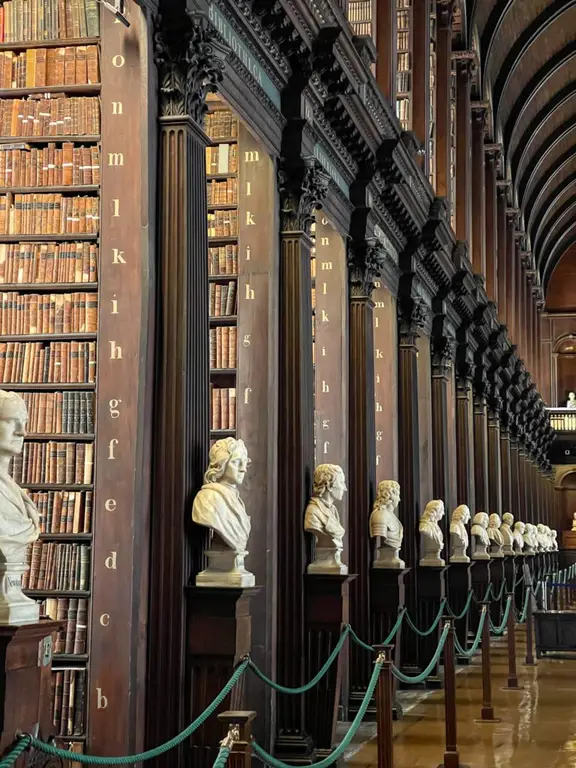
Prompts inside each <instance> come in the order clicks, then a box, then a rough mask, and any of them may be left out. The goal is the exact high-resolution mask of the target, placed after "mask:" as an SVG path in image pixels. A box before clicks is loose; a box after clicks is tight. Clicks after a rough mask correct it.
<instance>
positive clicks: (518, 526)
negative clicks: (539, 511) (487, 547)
mask: <svg viewBox="0 0 576 768" xmlns="http://www.w3.org/2000/svg"><path fill="white" fill-rule="evenodd" d="M525 530H526V526H525V525H524V523H523V522H522V521H521V520H518V521H517V522H515V523H514V539H513V545H514V552H515V553H516V554H517V555H521V554H523V552H522V550H523V549H524V532H525Z"/></svg>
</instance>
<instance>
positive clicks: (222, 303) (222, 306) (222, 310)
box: [208, 280, 236, 317]
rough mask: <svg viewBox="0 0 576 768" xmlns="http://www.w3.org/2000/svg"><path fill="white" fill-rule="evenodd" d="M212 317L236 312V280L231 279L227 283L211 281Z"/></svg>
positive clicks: (210, 313)
mask: <svg viewBox="0 0 576 768" xmlns="http://www.w3.org/2000/svg"><path fill="white" fill-rule="evenodd" d="M208 306H209V310H208V313H209V315H210V317H226V316H229V315H235V314H236V280H230V281H229V282H228V284H227V285H222V284H221V283H210V296H209V303H208Z"/></svg>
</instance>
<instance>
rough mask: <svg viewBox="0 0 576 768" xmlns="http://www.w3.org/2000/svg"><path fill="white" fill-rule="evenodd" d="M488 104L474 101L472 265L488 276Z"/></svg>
mask: <svg viewBox="0 0 576 768" xmlns="http://www.w3.org/2000/svg"><path fill="white" fill-rule="evenodd" d="M487 111H488V110H487V105H486V104H484V103H483V102H474V103H473V104H472V105H471V113H472V176H471V178H470V185H471V187H472V211H471V217H472V267H473V269H474V272H476V273H477V274H479V275H483V276H486V181H485V173H484V133H485V131H486V116H487Z"/></svg>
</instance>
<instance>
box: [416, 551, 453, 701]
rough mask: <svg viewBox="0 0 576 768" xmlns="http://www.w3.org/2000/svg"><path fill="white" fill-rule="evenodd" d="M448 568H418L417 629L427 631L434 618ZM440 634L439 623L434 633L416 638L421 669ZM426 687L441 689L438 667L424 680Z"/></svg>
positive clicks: (441, 598) (443, 589) (442, 593)
mask: <svg viewBox="0 0 576 768" xmlns="http://www.w3.org/2000/svg"><path fill="white" fill-rule="evenodd" d="M450 568H451V566H430V565H428V566H420V567H419V568H418V616H417V618H416V622H415V623H416V625H417V626H418V628H419V629H427V628H428V627H429V626H430V625H431V624H432V622H433V621H434V619H435V618H436V616H437V614H438V610H439V609H440V603H441V602H442V600H443V599H444V598H445V597H446V581H447V576H446V574H447V573H448V571H449V570H450ZM441 633H442V622H441V621H440V622H438V627H437V629H436V631H435V632H431V633H430V634H429V635H427V636H426V637H418V660H419V665H420V667H421V668H422V669H425V668H426V666H427V665H428V664H429V662H430V659H431V658H432V656H433V655H434V652H435V651H436V648H437V647H438V641H439V639H440V635H441ZM410 687H411V688H412V687H414V686H410ZM426 687H427V688H441V687H442V681H441V679H440V677H439V675H438V666H437V667H436V670H435V671H434V672H433V673H432V674H431V675H430V677H429V678H428V679H427V680H426Z"/></svg>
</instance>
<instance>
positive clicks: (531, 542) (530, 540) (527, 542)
mask: <svg viewBox="0 0 576 768" xmlns="http://www.w3.org/2000/svg"><path fill="white" fill-rule="evenodd" d="M535 531H536V526H534V525H532V523H526V530H525V531H524V554H525V555H534V554H535V552H536V548H537V547H538V543H537V541H536V537H535V535H534V534H535Z"/></svg>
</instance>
